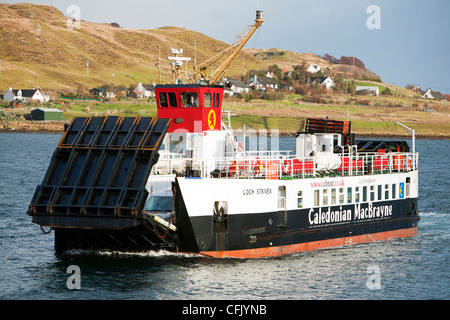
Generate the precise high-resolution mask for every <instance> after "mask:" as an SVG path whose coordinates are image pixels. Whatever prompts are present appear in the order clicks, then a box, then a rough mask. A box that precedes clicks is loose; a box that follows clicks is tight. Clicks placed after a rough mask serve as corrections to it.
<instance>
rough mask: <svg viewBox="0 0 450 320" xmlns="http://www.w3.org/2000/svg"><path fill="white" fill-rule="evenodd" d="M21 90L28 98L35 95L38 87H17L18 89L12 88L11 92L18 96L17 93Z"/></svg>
mask: <svg viewBox="0 0 450 320" xmlns="http://www.w3.org/2000/svg"><path fill="white" fill-rule="evenodd" d="M19 91H22V97H26V98H31V97H32V96H34V94H35V93H36V91H38V90H37V89H29V90H27V89H17V90H11V92H12V93H13V94H14V95H15V96H17V94H18V93H19Z"/></svg>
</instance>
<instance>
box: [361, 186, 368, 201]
mask: <svg viewBox="0 0 450 320" xmlns="http://www.w3.org/2000/svg"><path fill="white" fill-rule="evenodd" d="M362 198H363V199H362V201H363V202H366V201H367V186H364V187H363V190H362Z"/></svg>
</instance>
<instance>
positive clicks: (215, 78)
mask: <svg viewBox="0 0 450 320" xmlns="http://www.w3.org/2000/svg"><path fill="white" fill-rule="evenodd" d="M263 22H264V19H263V12H262V11H260V10H257V11H256V20H255V24H253V25H250V26H247V27H245V28H244V30H243V31H242V32H241V34H240V35H239V36H238V37H237V39H236V40H235V41H234V43H233V44H232V45H231V46H230V47H228V48H226V49H225V50H223V51H221V52H220V53H218V54H216V55H215V56H214V57H211V58H209V59H208V60H206V61H205V62H203V63H201V64H199V65H197V66H194V68H193V69H192V70H193V72H192V74H191V80H192V81H194V83H197V82H198V81H199V80H201V81H207V82H208V83H210V84H219V83H220V82H221V81H222V79H223V77H224V76H225V73H226V72H227V70H228V68H229V66H230V64H231V62H233V60H234V58H236V56H237V55H238V53H239V52H240V51H241V50H242V48H243V47H244V46H245V44H246V43H247V42H248V40H250V38H251V37H252V35H253V34H254V33H255V32H256V30H258V28H259V27H260V26H261V25H262V23H263ZM212 65H214V66H217V67H216V68H215V69H214V70H212V71H211V72H210V73H209V74H207V69H208V68H210V67H211V66H212Z"/></svg>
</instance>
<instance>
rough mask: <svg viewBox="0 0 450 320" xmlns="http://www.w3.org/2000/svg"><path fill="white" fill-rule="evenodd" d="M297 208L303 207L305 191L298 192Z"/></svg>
mask: <svg viewBox="0 0 450 320" xmlns="http://www.w3.org/2000/svg"><path fill="white" fill-rule="evenodd" d="M297 208H303V191H302V190H299V191H298V192H297Z"/></svg>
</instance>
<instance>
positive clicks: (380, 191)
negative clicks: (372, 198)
mask: <svg viewBox="0 0 450 320" xmlns="http://www.w3.org/2000/svg"><path fill="white" fill-rule="evenodd" d="M378 200H383V186H382V185H381V184H380V185H379V186H378Z"/></svg>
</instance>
